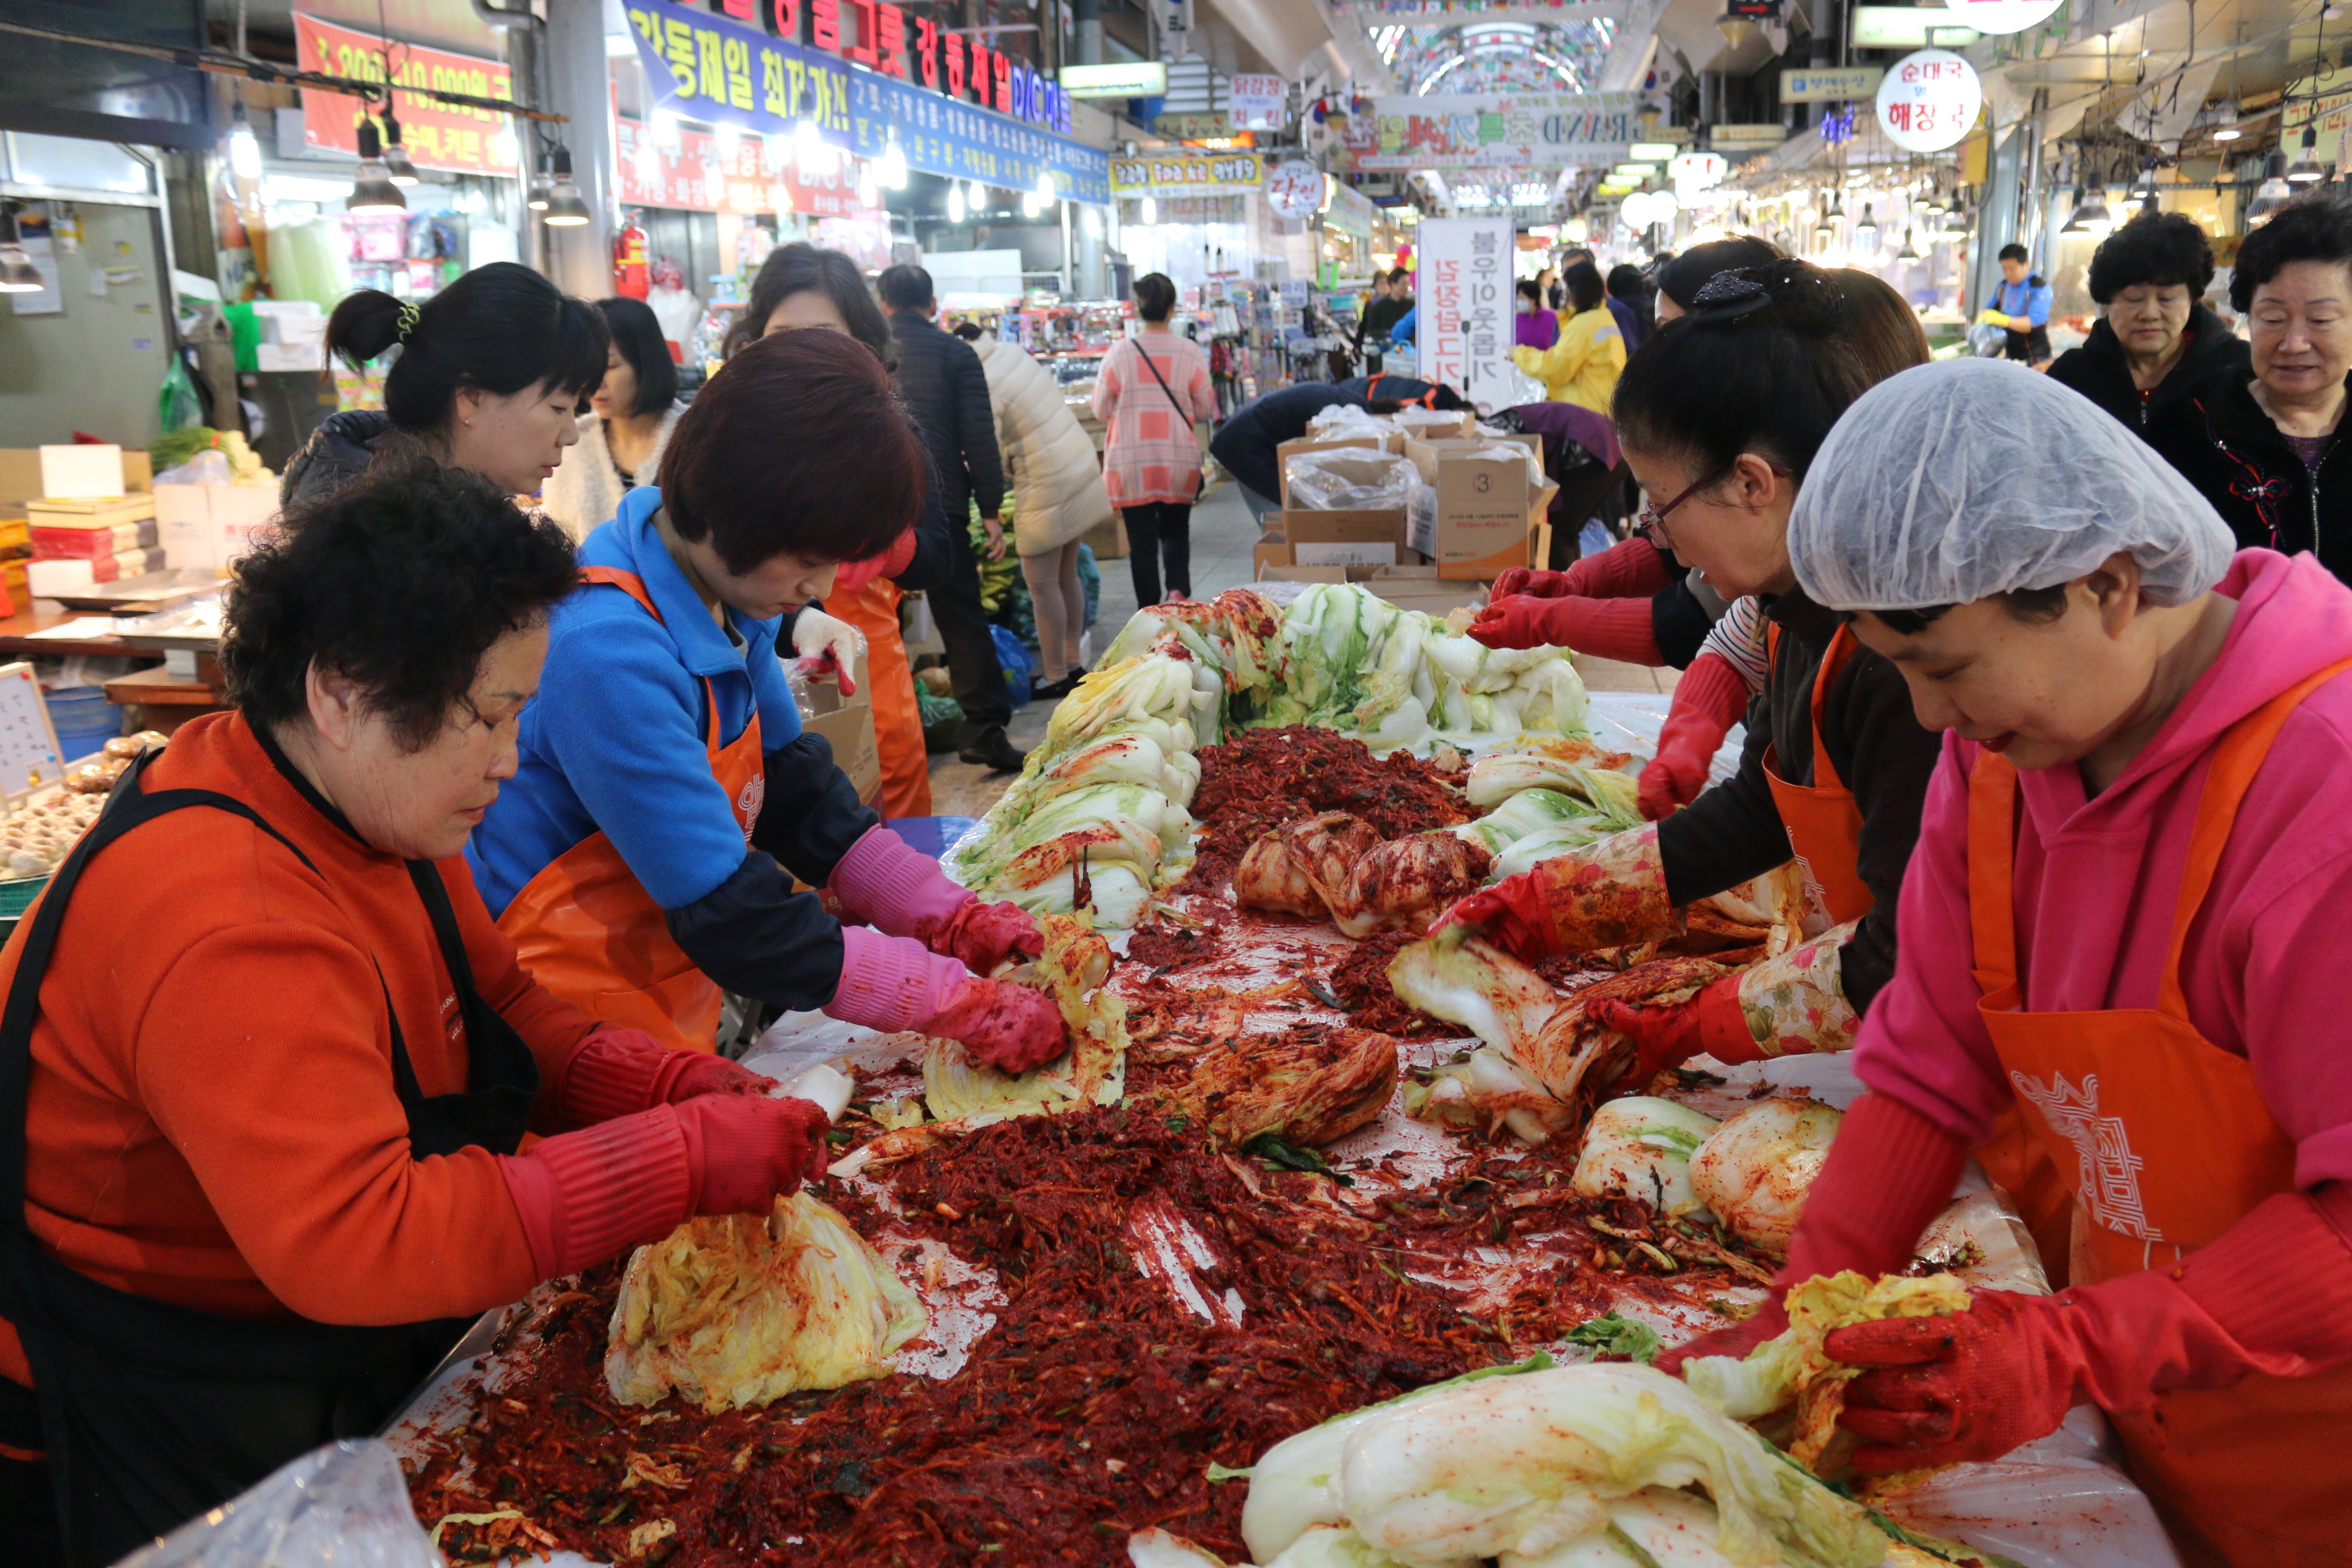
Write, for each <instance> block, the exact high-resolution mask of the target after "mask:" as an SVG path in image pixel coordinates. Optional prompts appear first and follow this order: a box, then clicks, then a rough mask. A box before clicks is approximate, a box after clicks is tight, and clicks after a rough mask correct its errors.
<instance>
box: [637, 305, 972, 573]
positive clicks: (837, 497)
mask: <svg viewBox="0 0 2352 1568" xmlns="http://www.w3.org/2000/svg"><path fill="white" fill-rule="evenodd" d="M851 453H855V454H856V459H857V460H856V461H855V462H845V461H844V460H843V459H844V458H845V457H847V456H848V455H849V454H851ZM930 473H931V459H930V454H929V449H928V448H927V447H924V445H923V438H922V437H920V436H919V435H918V434H917V433H916V431H915V426H914V421H913V420H912V419H911V418H909V417H908V414H907V410H906V407H905V405H902V404H901V403H900V402H899V401H898V394H897V393H896V392H895V391H893V390H892V388H891V385H890V373H889V372H888V371H887V370H885V369H884V368H883V366H882V362H881V360H880V359H879V358H878V357H877V356H876V354H875V353H874V351H873V350H872V349H870V348H867V347H866V345H865V344H864V343H861V342H857V341H856V339H855V338H851V337H847V336H845V335H843V334H842V333H840V332H827V331H812V332H778V333H776V334H775V335H774V336H772V337H765V338H761V339H760V340H759V341H757V342H752V343H749V344H746V345H745V346H744V347H743V349H742V350H741V351H740V352H739V353H736V355H735V356H734V357H733V358H732V359H730V360H729V361H728V362H727V363H725V364H723V365H721V366H720V367H719V374H716V375H714V376H712V377H711V378H710V380H709V382H708V383H706V384H704V385H703V388H702V390H701V391H700V392H699V393H698V394H696V395H695V399H694V401H693V402H692V403H690V404H688V405H687V409H686V412H685V413H684V414H682V415H680V416H678V421H677V430H676V431H675V432H674V433H673V434H672V435H671V437H670V439H669V445H668V446H667V447H665V448H664V449H663V451H662V459H661V476H660V479H661V493H662V506H663V509H664V510H667V512H668V513H669V519H670V522H671V524H672V525H673V526H674V527H676V528H677V531H678V534H679V536H680V537H681V538H685V539H693V540H701V539H708V540H709V542H710V547H711V548H712V549H713V550H716V551H717V552H719V559H720V560H721V561H723V562H725V563H727V569H728V570H729V571H730V572H737V573H743V572H750V571H751V570H753V569H754V568H756V567H757V566H759V564H760V563H761V562H763V561H769V560H772V559H773V558H774V557H776V556H778V555H781V554H782V553H783V552H785V551H788V550H789V551H792V552H794V553H796V554H799V555H803V556H806V557H808V558H809V559H811V560H814V561H864V560H868V559H870V558H871V557H873V556H877V555H879V554H881V553H882V552H884V551H886V550H887V549H889V548H890V546H891V545H892V544H893V543H894V542H897V540H898V536H899V535H900V534H902V533H904V532H905V531H907V529H908V527H909V526H910V525H912V524H913V522H914V521H915V516H916V514H917V513H918V512H919V511H920V510H922V507H923V500H924V498H925V496H926V495H927V494H928V493H929V488H930Z"/></svg>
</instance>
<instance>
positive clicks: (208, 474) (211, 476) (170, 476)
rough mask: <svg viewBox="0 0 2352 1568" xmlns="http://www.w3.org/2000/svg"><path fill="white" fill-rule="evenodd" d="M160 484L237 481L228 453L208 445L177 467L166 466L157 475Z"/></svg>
mask: <svg viewBox="0 0 2352 1568" xmlns="http://www.w3.org/2000/svg"><path fill="white" fill-rule="evenodd" d="M154 482H155V483H157V484H159V485H226V484H230V483H233V482H235V476H234V475H233V474H232V473H231V472H230V470H229V466H228V454H227V453H226V452H223V451H221V450H219V449H218V448H217V447H205V449H204V450H203V451H201V452H198V453H197V454H196V455H195V456H194V457H193V458H189V459H188V460H187V461H186V462H184V463H182V464H181V465H180V466H179V467H178V468H166V469H164V470H163V472H162V473H160V474H157V475H156V476H155V480H154Z"/></svg>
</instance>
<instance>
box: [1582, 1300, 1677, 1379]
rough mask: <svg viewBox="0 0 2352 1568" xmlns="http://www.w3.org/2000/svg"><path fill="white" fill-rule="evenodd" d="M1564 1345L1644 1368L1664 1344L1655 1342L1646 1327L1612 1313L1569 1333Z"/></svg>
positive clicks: (1650, 1328)
mask: <svg viewBox="0 0 2352 1568" xmlns="http://www.w3.org/2000/svg"><path fill="white" fill-rule="evenodd" d="M1568 1342H1569V1343H1570V1344H1572V1345H1590V1346H1591V1347H1592V1348H1593V1349H1594V1350H1596V1351H1599V1352H1601V1354H1602V1355H1622V1356H1623V1357H1625V1358H1626V1359H1627V1360H1629V1361H1637V1362H1640V1363H1642V1364H1643V1365H1644V1366H1647V1365H1648V1364H1649V1363H1651V1362H1653V1361H1655V1360H1656V1359H1657V1355H1658V1352H1659V1350H1660V1349H1661V1348H1662V1346H1663V1345H1664V1341H1662V1340H1660V1339H1659V1338H1658V1331H1657V1330H1655V1329H1654V1328H1652V1327H1650V1325H1649V1324H1647V1323H1637V1322H1635V1321H1633V1319H1631V1318H1621V1317H1619V1316H1618V1315H1617V1314H1616V1313H1614V1312H1608V1313H1604V1314H1603V1315H1601V1317H1598V1318H1595V1319H1593V1320H1592V1321H1591V1322H1588V1323H1579V1324H1578V1325H1577V1326H1576V1327H1574V1328H1572V1329H1570V1330H1569V1331H1568Z"/></svg>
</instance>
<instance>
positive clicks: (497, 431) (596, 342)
mask: <svg viewBox="0 0 2352 1568" xmlns="http://www.w3.org/2000/svg"><path fill="white" fill-rule="evenodd" d="M607 337H608V334H607V333H606V331H605V327H604V314H603V312H601V311H599V310H597V309H596V307H595V306H593V305H591V304H590V303H588V301H587V300H574V299H572V298H570V297H568V296H567V295H565V294H564V293H563V292H562V290H561V289H557V288H556V286H555V285H554V284H552V283H550V282H549V281H548V280H547V279H544V278H542V277H541V276H540V275H539V274H538V273H536V272H533V271H532V270H531V269H530V268H528V267H521V266H518V265H516V264H515V263H514V262H511V261H494V262H492V263H491V264H490V265H489V266H488V267H478V268H474V270H473V271H471V272H468V273H467V274H466V275H465V276H464V277H462V278H460V279H457V281H456V282H455V283H452V284H450V285H449V287H447V288H446V289H442V290H441V292H439V293H438V294H436V295H435V296H433V298H432V299H430V300H425V302H424V303H423V304H421V305H420V304H417V303H416V302H415V301H414V300H395V299H394V298H393V297H392V296H391V295H389V294H386V293H383V292H382V291H380V290H378V289H355V290H353V291H352V293H350V294H347V295H345V296H344V297H343V299H342V300H341V303H339V304H337V305H336V307H335V310H334V313H333V314H332V315H331V316H329V317H328V318H327V352H328V353H330V354H331V355H333V356H334V357H336V358H338V359H341V361H343V363H346V364H348V365H350V366H351V367H352V369H353V370H355V371H356V370H360V369H362V368H363V367H364V366H366V365H367V364H368V363H370V362H372V361H373V360H377V359H380V358H382V357H383V355H384V354H386V353H390V352H391V351H392V350H393V349H394V348H397V349H399V350H400V357H399V358H397V359H396V360H394V362H393V363H392V368H391V369H390V370H388V371H387V372H385V373H384V378H383V409H382V410H380V411H378V410H369V409H348V410H345V411H344V412H343V413H341V414H331V415H329V416H327V417H326V419H325V420H324V421H323V422H322V423H321V424H320V426H319V427H318V428H317V429H316V430H313V431H311V432H310V439H309V440H308V441H305V442H304V443H303V444H302V449H301V450H300V451H299V452H297V453H295V454H294V456H293V458H291V459H289V461H288V463H287V465H286V471H285V473H284V474H283V475H281V476H280V477H279V479H278V498H279V500H281V501H283V502H284V503H285V504H286V505H288V506H291V505H293V504H295V503H296V502H298V501H306V500H318V499H320V497H322V496H325V495H327V494H329V493H330V492H331V491H333V490H335V489H340V488H341V487H342V486H343V485H346V484H349V483H350V482H351V481H352V479H355V478H357V477H358V476H359V475H360V474H362V473H363V472H365V471H366V469H367V468H368V466H369V465H370V464H371V463H373V462H374V461H375V460H376V459H377V458H379V457H393V458H408V457H416V456H422V457H425V458H430V459H431V460H433V461H435V462H438V463H447V464H451V465H454V466H456V467H457V468H471V469H473V470H474V471H475V472H476V473H478V474H480V475H481V476H482V477H483V478H484V479H488V480H489V481H490V482H491V483H493V484H495V485H498V486H499V487H500V488H501V489H504V490H505V491H506V492H507V493H508V494H509V495H517V496H522V495H535V494H537V493H538V491H539V487H540V485H541V483H542V482H543V481H544V480H545V479H547V477H548V476H549V475H550V474H552V473H554V472H555V469H556V466H557V465H558V464H560V463H561V462H562V460H563V449H564V448H565V447H569V446H571V445H572V443H573V442H575V441H577V440H578V439H579V438H580V430H579V423H578V420H579V414H580V400H581V399H582V398H583V397H584V396H586V395H587V394H588V392H589V390H590V389H591V388H592V387H593V386H594V385H595V384H597V382H598V381H600V380H601V379H603V377H604V359H605V349H606V344H607Z"/></svg>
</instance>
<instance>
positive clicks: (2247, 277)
mask: <svg viewBox="0 0 2352 1568" xmlns="http://www.w3.org/2000/svg"><path fill="white" fill-rule="evenodd" d="M2291 261H2338V262H2352V204H2347V203H2345V202H2341V201H2338V200H2336V198H2335V197H2333V196H2329V195H2323V194H2321V193H2319V192H2317V191H2315V192H2313V193H2312V194H2311V195H2307V196H2298V197H2297V198H2295V199H2294V201H2291V202H2289V203H2287V204H2286V205H2284V206H2283V207H2281V208H2279V210H2278V211H2277V212H2276V213H2275V214H2273V216H2272V217H2271V220H2270V222H2268V223H2266V224H2264V225H2263V226H2262V227H2260V228H2258V229H2256V230H2254V232H2253V233H2252V234H2250V235H2248V236H2246V241H2245V243H2244V244H2243V245H2241V246H2240V247H2238V258H2237V260H2236V261H2235V262H2233V263H2231V268H2230V306H2231V309H2232V310H2237V311H2238V312H2239V313H2240V314H2243V313H2244V312H2245V311H2247V310H2252V308H2253V303H2254V290H2255V289H2259V288H2261V287H2262V286H2263V284H2265V283H2267V282H2269V281H2270V280H2271V279H2273V278H2275V277H2277V276H2278V275H2279V274H2280V273H2281V272H2282V271H2284V270H2285V268H2286V265H2287V263H2289V262H2291Z"/></svg>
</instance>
